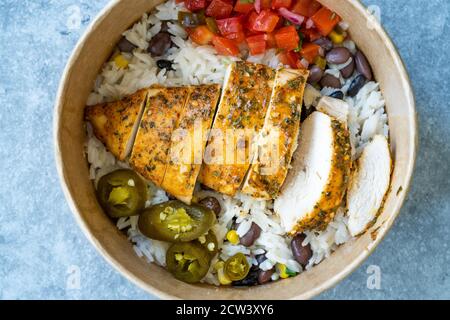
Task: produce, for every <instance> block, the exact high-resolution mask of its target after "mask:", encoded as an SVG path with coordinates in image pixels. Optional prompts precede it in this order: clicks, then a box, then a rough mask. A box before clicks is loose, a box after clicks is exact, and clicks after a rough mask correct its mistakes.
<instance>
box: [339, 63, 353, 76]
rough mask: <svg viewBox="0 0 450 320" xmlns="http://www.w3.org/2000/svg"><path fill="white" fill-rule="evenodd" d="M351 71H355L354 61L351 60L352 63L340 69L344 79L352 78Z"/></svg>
mask: <svg viewBox="0 0 450 320" xmlns="http://www.w3.org/2000/svg"><path fill="white" fill-rule="evenodd" d="M353 71H355V59H352V62H350V64H349V65H348V66H346V67H345V68H343V69H341V74H342V76H343V77H344V79H348V78H350V77H351V76H352V74H353Z"/></svg>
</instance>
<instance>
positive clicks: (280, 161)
mask: <svg viewBox="0 0 450 320" xmlns="http://www.w3.org/2000/svg"><path fill="white" fill-rule="evenodd" d="M307 78H308V72H307V71H305V70H294V69H280V70H278V71H277V74H276V77H275V85H274V89H273V92H272V98H271V100H270V105H269V109H268V111H267V115H266V119H265V123H264V127H263V129H262V130H261V133H260V136H259V138H258V141H257V145H258V150H257V155H256V157H257V158H256V159H255V160H254V163H253V164H252V165H251V167H250V170H249V172H248V173H247V177H246V179H245V182H244V185H243V187H242V192H243V193H246V194H248V195H251V196H252V197H254V198H259V199H264V200H269V199H274V198H276V197H277V196H278V193H279V191H280V188H281V186H282V185H283V183H284V180H285V179H286V175H287V173H288V170H289V165H290V163H291V159H292V154H293V153H294V151H295V149H296V148H297V140H298V134H299V128H300V115H301V112H302V103H303V93H304V89H305V85H306V80H307Z"/></svg>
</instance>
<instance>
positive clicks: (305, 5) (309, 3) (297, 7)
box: [292, 0, 322, 18]
mask: <svg viewBox="0 0 450 320" xmlns="http://www.w3.org/2000/svg"><path fill="white" fill-rule="evenodd" d="M321 6H322V5H321V4H320V3H319V2H317V1H316V0H297V2H296V3H295V4H294V6H293V7H292V12H294V13H297V14H299V15H302V16H304V17H308V18H309V17H311V16H313V15H314V14H315V13H316V12H317V11H318V10H319V9H320V7H321Z"/></svg>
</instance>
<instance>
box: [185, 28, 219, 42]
mask: <svg viewBox="0 0 450 320" xmlns="http://www.w3.org/2000/svg"><path fill="white" fill-rule="evenodd" d="M186 31H187V33H188V34H189V37H190V38H191V40H192V41H194V42H195V43H196V44H199V45H205V44H208V43H210V42H211V41H212V39H213V38H214V33H212V32H211V30H209V29H208V27H207V26H198V27H195V28H189V29H187V30H186Z"/></svg>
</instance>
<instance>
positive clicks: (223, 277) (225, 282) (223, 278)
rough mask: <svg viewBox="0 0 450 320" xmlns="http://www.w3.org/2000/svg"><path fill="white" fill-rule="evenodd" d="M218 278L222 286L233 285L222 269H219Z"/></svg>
mask: <svg viewBox="0 0 450 320" xmlns="http://www.w3.org/2000/svg"><path fill="white" fill-rule="evenodd" d="M217 278H218V279H219V282H220V284H221V285H224V286H226V285H229V284H231V282H232V281H231V280H230V279H229V278H228V277H227V275H226V274H225V272H224V271H223V268H222V269H219V271H218V272H217Z"/></svg>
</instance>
